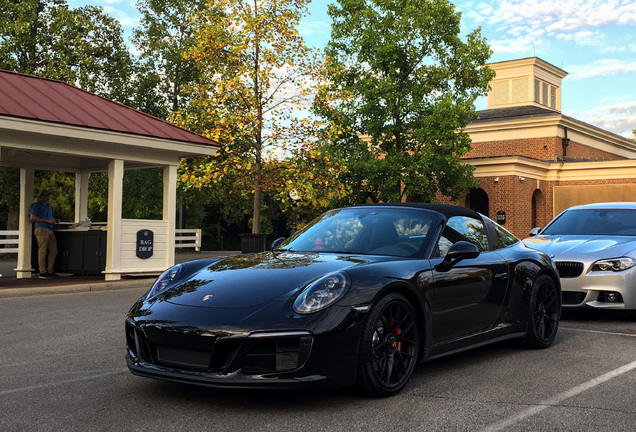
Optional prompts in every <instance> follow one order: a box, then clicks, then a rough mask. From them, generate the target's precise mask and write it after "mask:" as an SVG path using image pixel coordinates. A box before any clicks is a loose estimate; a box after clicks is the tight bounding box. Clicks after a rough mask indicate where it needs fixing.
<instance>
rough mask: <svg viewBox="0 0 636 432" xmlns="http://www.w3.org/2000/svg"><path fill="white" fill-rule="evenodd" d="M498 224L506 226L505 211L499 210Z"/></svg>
mask: <svg viewBox="0 0 636 432" xmlns="http://www.w3.org/2000/svg"><path fill="white" fill-rule="evenodd" d="M497 223H498V224H499V225H504V224H505V223H506V212H505V211H503V210H499V211H498V212H497Z"/></svg>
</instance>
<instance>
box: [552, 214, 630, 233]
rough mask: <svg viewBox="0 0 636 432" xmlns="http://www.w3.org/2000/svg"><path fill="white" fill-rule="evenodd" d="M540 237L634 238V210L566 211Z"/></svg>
mask: <svg viewBox="0 0 636 432" xmlns="http://www.w3.org/2000/svg"><path fill="white" fill-rule="evenodd" d="M541 234H542V235H605V236H636V210H630V209H580V210H577V209H573V210H567V211H566V212H565V213H563V214H562V215H561V216H560V217H559V218H558V219H556V220H555V221H554V222H552V223H551V224H550V225H548V226H547V227H546V228H545V229H544V230H543V232H541Z"/></svg>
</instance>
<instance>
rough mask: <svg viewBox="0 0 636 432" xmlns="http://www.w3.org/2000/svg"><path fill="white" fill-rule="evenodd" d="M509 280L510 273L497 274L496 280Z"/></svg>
mask: <svg viewBox="0 0 636 432" xmlns="http://www.w3.org/2000/svg"><path fill="white" fill-rule="evenodd" d="M507 278H508V273H497V274H496V275H495V280H504V279H507Z"/></svg>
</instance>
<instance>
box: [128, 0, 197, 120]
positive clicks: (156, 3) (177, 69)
mask: <svg viewBox="0 0 636 432" xmlns="http://www.w3.org/2000/svg"><path fill="white" fill-rule="evenodd" d="M137 9H138V10H139V12H140V13H141V26H140V27H139V28H136V29H135V30H134V35H133V39H132V41H133V43H134V44H135V46H136V47H137V49H138V50H139V51H140V54H139V75H138V78H137V85H139V86H140V87H143V88H144V91H143V92H138V93H137V97H138V99H139V100H138V101H137V102H136V103H137V105H138V106H139V108H140V109H142V110H144V111H145V112H148V113H150V114H153V115H155V116H157V117H160V118H167V117H168V116H169V114H170V113H172V112H174V111H177V110H178V109H179V108H181V107H182V106H183V105H184V101H183V95H182V94H181V88H182V86H183V85H185V84H187V83H190V82H192V81H195V80H196V79H197V77H198V76H199V72H198V68H197V65H196V63H195V62H194V60H193V59H190V58H185V57H184V54H185V53H186V52H188V51H190V50H191V49H192V48H193V47H194V45H195V43H196V41H197V38H196V35H195V34H194V27H193V26H192V20H193V16H194V14H196V13H202V12H203V11H206V10H207V9H208V6H207V0H139V1H138V2H137Z"/></svg>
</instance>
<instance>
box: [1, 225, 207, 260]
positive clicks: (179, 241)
mask: <svg viewBox="0 0 636 432" xmlns="http://www.w3.org/2000/svg"><path fill="white" fill-rule="evenodd" d="M18 235H19V231H17V230H16V231H7V230H0V245H2V246H0V254H3V253H18ZM174 243H175V245H174V246H175V248H194V250H195V251H197V252H198V251H200V250H201V229H200V228H198V229H177V230H175V242H174Z"/></svg>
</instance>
